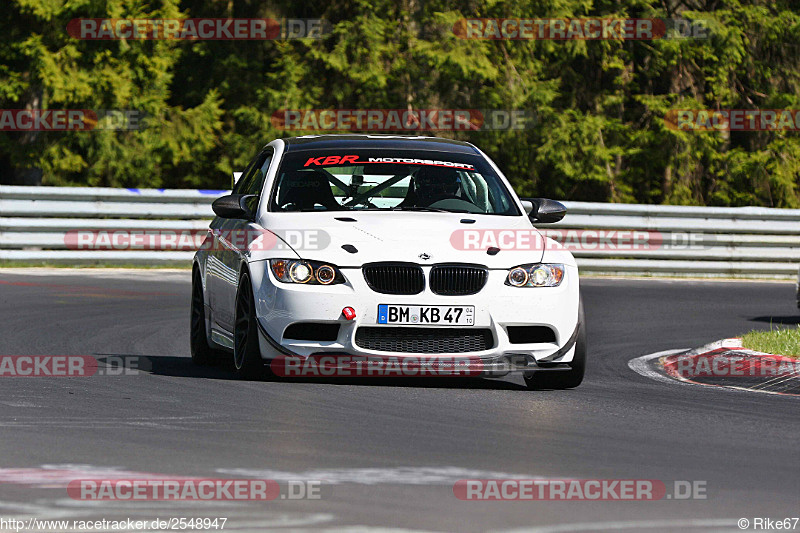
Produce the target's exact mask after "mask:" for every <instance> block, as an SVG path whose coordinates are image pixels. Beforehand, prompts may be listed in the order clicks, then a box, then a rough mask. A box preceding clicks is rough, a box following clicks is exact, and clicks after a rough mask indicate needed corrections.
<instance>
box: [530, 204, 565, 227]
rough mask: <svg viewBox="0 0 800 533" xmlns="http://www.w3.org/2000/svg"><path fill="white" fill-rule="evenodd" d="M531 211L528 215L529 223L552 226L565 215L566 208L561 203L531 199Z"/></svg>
mask: <svg viewBox="0 0 800 533" xmlns="http://www.w3.org/2000/svg"><path fill="white" fill-rule="evenodd" d="M530 202H531V203H532V204H533V209H532V210H531V212H530V213H529V214H528V218H530V219H531V222H538V223H539V224H552V223H553V222H558V221H559V220H561V219H562V218H564V216H565V215H566V214H567V208H566V206H564V204H562V203H561V202H556V201H555V200H549V199H547V198H531V199H530Z"/></svg>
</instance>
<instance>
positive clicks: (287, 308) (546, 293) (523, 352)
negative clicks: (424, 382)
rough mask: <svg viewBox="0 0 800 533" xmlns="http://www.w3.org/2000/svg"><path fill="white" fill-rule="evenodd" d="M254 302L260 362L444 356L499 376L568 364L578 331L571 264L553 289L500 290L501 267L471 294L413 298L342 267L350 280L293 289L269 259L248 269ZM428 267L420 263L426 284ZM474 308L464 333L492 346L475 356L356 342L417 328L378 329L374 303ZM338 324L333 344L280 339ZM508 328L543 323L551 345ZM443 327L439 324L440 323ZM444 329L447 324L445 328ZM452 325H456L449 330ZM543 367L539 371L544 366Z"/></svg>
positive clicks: (575, 279)
mask: <svg viewBox="0 0 800 533" xmlns="http://www.w3.org/2000/svg"><path fill="white" fill-rule="evenodd" d="M250 270H251V277H252V279H253V285H254V287H253V289H254V294H255V299H256V315H257V317H258V324H259V330H260V331H261V333H262V337H263V338H262V356H263V357H264V358H265V359H272V358H273V357H275V356H277V355H280V354H284V355H299V356H309V355H314V354H322V353H325V354H347V355H353V356H395V357H415V358H424V357H435V358H443V357H447V356H449V355H452V357H455V358H459V357H464V356H470V357H476V358H479V359H480V360H481V361H484V362H485V363H486V364H487V365H488V366H490V367H497V369H498V371H501V372H502V369H504V368H508V366H509V365H508V361H509V360H511V361H517V362H519V361H523V360H525V361H527V363H526V364H530V365H540V364H543V365H545V367H550V368H553V369H556V368H558V363H568V362H570V361H571V360H572V357H573V355H574V351H575V350H574V343H575V338H576V337H577V331H578V326H579V324H578V306H579V282H578V271H577V268H576V267H573V266H567V272H566V275H565V277H564V280H563V281H562V283H561V285H560V286H558V287H547V288H516V287H510V286H507V285H505V284H504V283H505V279H506V275H507V271H506V270H490V271H489V275H488V279H487V282H486V285H485V286H484V288H483V289H482V290H481V291H480V292H479V293H477V294H473V295H469V296H442V295H437V294H434V293H433V292H431V291H430V289H429V288H428V287H426V288H425V290H424V291H423V292H422V293H420V294H416V295H393V294H381V293H377V292H374V291H373V290H372V289H370V288H369V286H368V285H367V283H366V281H365V280H364V277H363V275H362V273H361V269H360V268H343V269H342V272H343V274H344V276H345V278H346V279H347V282H346V283H344V284H339V285H331V286H320V285H295V284H287V283H281V282H279V281H277V280H276V279H275V278H274V277H273V276H272V273H271V272H269V266H268V264H267V262H260V261H259V262H256V263H251V264H250ZM429 270H430V266H423V271H424V273H425V276H426V279H428V276H429ZM380 304H396V305H472V306H475V323H474V325H472V326H465V327H464V329H469V330H475V329H488V330H490V331H491V333H492V339H493V340H492V343H491V346H490V347H489V348H488V349H486V350H481V351H475V352H460V353H454V354H443V353H435V354H434V353H411V352H403V353H397V352H385V351H378V350H368V349H364V348H363V347H361V346H359V345H358V344H357V343H356V340H355V339H356V332H357V330H358V328H360V327H371V328H374V327H377V328H380V327H392V328H398V327H401V328H402V327H420V326H396V325H392V326H385V325H382V324H378V323H377V322H378V319H377V314H378V305H380ZM345 307H352V308H353V309H355V311H356V317H355V319H353V320H346V319H345V318H344V316H343V315H342V309H343V308H345ZM308 322H311V323H329V324H338V325H339V333H338V336H337V338H336V340H331V341H308V340H294V339H286V338H284V332H285V331H286V328H287V327H289V326H290V325H292V324H296V323H308ZM509 326H546V327H549V328H550V329H552V330H553V333H554V336H555V342H538V343H525V344H522V343H512V342H511V341H510V339H509V335H508V329H507V328H508V327H509ZM437 327H442V326H437ZM445 327H446V326H445ZM449 328H458V327H457V326H450V327H448V329H449ZM542 368H544V367H542Z"/></svg>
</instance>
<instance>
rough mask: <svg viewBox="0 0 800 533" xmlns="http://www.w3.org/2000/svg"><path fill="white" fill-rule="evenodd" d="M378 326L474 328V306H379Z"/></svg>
mask: <svg viewBox="0 0 800 533" xmlns="http://www.w3.org/2000/svg"><path fill="white" fill-rule="evenodd" d="M378 324H416V325H440V326H472V325H474V324H475V306H473V305H391V304H380V305H378Z"/></svg>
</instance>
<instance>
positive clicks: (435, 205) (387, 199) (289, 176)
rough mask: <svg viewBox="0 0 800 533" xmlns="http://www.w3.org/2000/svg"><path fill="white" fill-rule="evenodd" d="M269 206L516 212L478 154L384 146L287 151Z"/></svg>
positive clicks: (507, 195) (324, 209) (329, 208)
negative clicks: (391, 148) (422, 150)
mask: <svg viewBox="0 0 800 533" xmlns="http://www.w3.org/2000/svg"><path fill="white" fill-rule="evenodd" d="M270 209H271V210H272V211H346V210H385V211H406V210H407V211H432V212H436V211H442V212H450V213H476V214H477V213H480V214H487V215H518V214H519V212H518V210H517V207H516V205H515V203H514V201H513V199H512V196H511V194H510V193H509V191H508V190H507V188H506V187H505V185H504V184H503V182H502V181H501V180H500V178H499V177H498V176H497V174H496V173H495V172H494V171H493V170H492V168H491V166H490V165H489V164H488V163H487V162H486V160H485V159H484V158H482V157H479V156H477V155H470V154H460V153H448V152H419V151H408V150H385V149H362V150H346V151H341V150H339V151H335V152H334V151H330V150H327V151H309V150H303V151H299V152H289V153H288V154H286V156H285V157H284V159H283V162H282V163H281V167H280V169H279V170H278V175H277V177H276V180H275V183H274V185H273V187H272V192H271V196H270Z"/></svg>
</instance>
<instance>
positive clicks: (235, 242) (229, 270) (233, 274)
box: [217, 148, 273, 334]
mask: <svg viewBox="0 0 800 533" xmlns="http://www.w3.org/2000/svg"><path fill="white" fill-rule="evenodd" d="M272 156H273V150H272V148H267V149H265V150H264V151H262V152H261V153H260V154H258V156H256V158H255V159H254V160H253V162H252V163H251V164H250V166H249V167H248V169H247V171H246V172H245V174H243V175H242V177H241V178H240V179H239V182H237V184H236V186H235V187H234V190H233V193H234V194H247V195H251V194H252V195H256V198H253V199H252V200H250V201H249V204H248V205H249V207H250V209H251V211H252V212H253V213H256V212H258V202H259V198H260V196H261V190H262V189H263V188H264V180H265V178H266V175H267V171H268V169H269V165H270V163H271V162H272ZM220 229H221V232H220V235H219V237H218V239H219V247H218V250H219V254H218V260H219V261H220V263H221V264H220V265H219V267H220V269H221V270H222V272H223V273H224V274H223V275H221V276H220V277H219V296H220V302H219V309H218V311H217V312H218V313H219V317H218V318H219V323H220V325H221V326H222V327H223V328H224V329H225V330H226V331H227V332H229V333H231V334H232V333H233V323H234V313H235V309H236V291H237V289H238V285H239V274H240V272H239V267H240V265H241V263H242V260H243V258H246V256H247V254H248V248H247V245H246V244H247V242H249V241H250V240H252V238H253V236H256V235H259V234H260V232H261V231H263V229H262V228H261V227H260V226H259V225H257V224H256V223H255V222H254V221H251V220H243V219H225V220H224V222H223V223H222V227H221V228H220Z"/></svg>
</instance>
